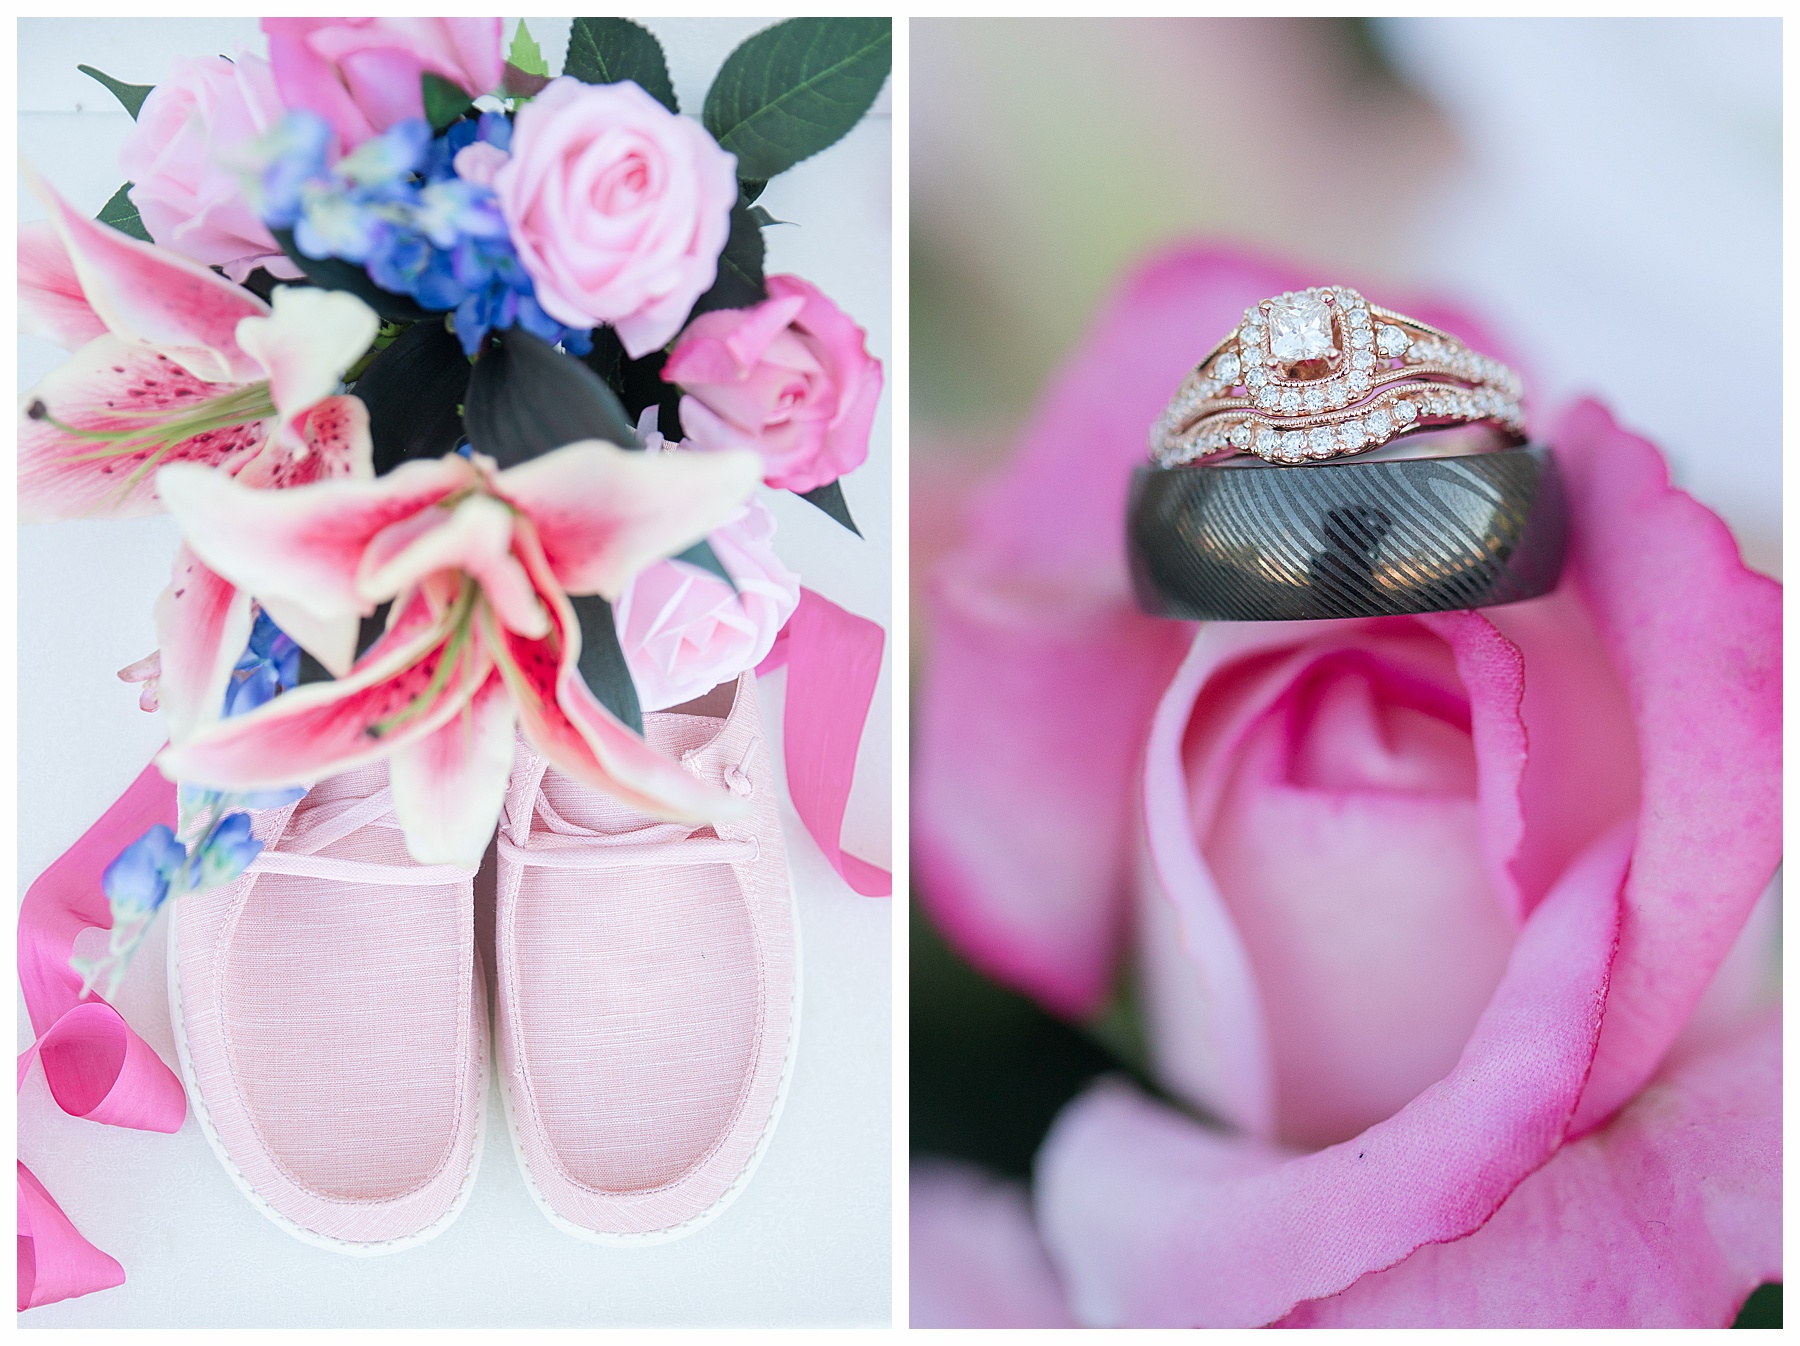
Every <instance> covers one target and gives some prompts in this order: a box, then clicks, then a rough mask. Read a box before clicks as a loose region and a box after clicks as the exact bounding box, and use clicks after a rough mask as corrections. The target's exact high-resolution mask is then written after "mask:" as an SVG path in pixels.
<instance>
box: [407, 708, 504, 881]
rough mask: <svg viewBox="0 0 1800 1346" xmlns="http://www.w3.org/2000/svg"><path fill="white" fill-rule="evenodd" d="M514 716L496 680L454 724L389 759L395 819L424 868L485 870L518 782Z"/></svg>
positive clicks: (431, 734)
mask: <svg viewBox="0 0 1800 1346" xmlns="http://www.w3.org/2000/svg"><path fill="white" fill-rule="evenodd" d="M513 722H514V710H513V702H512V696H511V694H510V693H509V692H508V691H507V690H506V684H505V682H504V681H502V679H501V678H500V676H499V674H497V673H490V674H489V675H488V679H487V681H486V682H485V683H483V684H482V686H481V690H480V691H478V692H476V693H475V695H474V697H473V698H472V699H471V700H470V701H469V703H468V704H467V705H465V706H464V707H463V708H462V711H461V712H460V713H459V714H458V715H457V716H456V717H455V718H454V719H452V720H447V721H446V722H445V723H444V724H443V725H442V726H441V727H440V728H438V729H436V730H434V731H433V732H432V733H430V734H427V735H426V736H425V737H423V738H421V739H418V740H416V741H414V742H412V743H409V744H406V745H405V746H403V747H399V748H396V749H395V750H394V753H393V756H391V757H389V758H388V779H389V781H390V782H391V783H392V786H393V796H394V815H395V817H397V818H398V819H399V820H400V826H401V827H402V828H404V829H405V831H406V849H407V850H408V851H409V852H410V853H411V854H412V858H413V859H414V860H417V861H418V862H419V863H420V864H422V865H462V866H464V867H466V868H470V869H473V868H474V867H475V866H476V865H478V864H480V863H481V855H482V852H483V851H485V850H486V849H487V844H488V840H489V838H491V837H492V836H493V834H494V823H495V820H496V819H498V818H499V816H500V806H501V804H502V803H503V802H504V801H505V799H506V785H507V781H508V780H509V779H510V778H511V776H512V764H513Z"/></svg>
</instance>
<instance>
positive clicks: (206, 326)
mask: <svg viewBox="0 0 1800 1346" xmlns="http://www.w3.org/2000/svg"><path fill="white" fill-rule="evenodd" d="M19 170H20V172H22V173H23V174H24V175H25V181H26V183H27V185H28V186H30V188H31V190H32V193H33V194H34V195H35V196H36V197H37V198H38V199H39V200H40V201H42V202H43V203H44V205H45V206H47V207H48V208H49V210H50V220H51V223H52V225H53V226H54V227H55V229H56V231H57V233H58V235H59V236H60V237H61V239H62V243H63V247H64V248H65V249H67V251H68V256H69V261H70V263H71V265H73V267H74V268H75V274H76V276H77V277H78V278H79V280H80V282H81V290H82V293H83V295H85V296H86V298H87V302H88V303H89V304H90V305H91V306H92V307H93V310H94V312H95V313H96V314H98V315H99V317H100V319H101V321H102V322H104V323H105V324H106V327H107V330H108V331H110V332H111V333H112V334H113V335H114V336H116V337H118V338H120V339H121V340H123V341H126V342H128V343H130V344H133V345H138V346H148V347H150V348H152V349H154V350H157V351H160V352H161V353H163V354H164V355H167V356H168V357H169V358H170V359H172V360H174V361H175V362H176V363H177V364H179V365H181V366H182V368H184V369H186V370H187V371H188V372H189V373H190V374H192V375H193V376H194V377H195V378H198V379H201V380H203V381H205V382H207V383H251V382H254V381H256V380H257V379H260V378H261V377H262V375H263V371H262V366H261V365H259V364H258V363H257V361H256V360H255V358H254V357H252V356H251V355H250V354H249V353H248V352H246V351H245V350H243V349H242V348H241V347H240V346H239V345H238V342H237V326H238V323H240V322H242V321H243V320H244V319H245V318H262V317H267V316H268V314H269V307H268V305H266V304H264V303H263V301H262V300H260V299H258V298H257V297H256V296H255V295H253V294H251V293H250V291H248V290H246V289H244V288H243V287H242V286H240V285H233V284H232V283H231V282H230V281H228V280H226V279H225V278H224V277H223V276H221V275H219V274H218V273H217V272H215V271H213V270H212V269H211V268H209V267H205V266H202V265H200V263H198V262H194V261H189V260H188V259H187V258H185V257H183V256H181V255H180V254H178V253H174V252H171V251H169V249H167V248H158V247H155V246H154V245H152V244H149V243H144V242H140V241H139V240H137V239H135V238H132V237H130V236H129V235H127V234H122V233H120V232H119V231H118V230H117V229H114V228H111V227H110V226H108V225H104V224H101V223H100V222H99V221H98V220H90V219H89V218H88V217H87V216H86V215H84V214H83V213H82V212H81V211H79V210H76V209H75V208H74V207H73V206H71V205H70V204H69V203H68V202H67V201H65V200H63V198H62V197H61V195H59V194H58V193H57V191H56V189H55V188H54V187H51V186H50V185H49V184H48V183H47V182H45V181H44V180H43V179H42V178H40V177H39V176H38V175H37V174H36V173H35V172H33V171H32V169H31V166H30V165H29V164H27V163H25V162H24V161H22V160H21V161H20V164H19Z"/></svg>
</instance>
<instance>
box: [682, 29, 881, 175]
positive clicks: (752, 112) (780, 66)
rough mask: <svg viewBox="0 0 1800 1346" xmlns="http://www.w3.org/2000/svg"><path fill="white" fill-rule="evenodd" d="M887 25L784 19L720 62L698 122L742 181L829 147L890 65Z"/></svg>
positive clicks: (877, 90)
mask: <svg viewBox="0 0 1800 1346" xmlns="http://www.w3.org/2000/svg"><path fill="white" fill-rule="evenodd" d="M892 48H893V24H892V21H891V20H888V19H789V20H788V21H787V22H786V23H778V24H776V25H775V26H774V27H773V28H765V29H764V30H763V31H762V32H760V33H758V34H756V35H755V36H754V37H752V38H750V39H749V40H747V41H746V42H745V43H744V44H743V45H742V46H741V47H739V48H738V49H737V50H736V51H734V52H732V53H731V55H729V56H727V57H726V58H725V64H724V65H723V66H722V67H720V70H719V74H718V77H717V78H716V79H714V80H713V84H712V88H710V89H708V90H707V92H706V111H705V113H704V114H703V116H702V118H701V120H702V121H704V122H705V123H706V129H707V130H709V131H711V132H712V133H713V138H714V139H715V140H717V141H718V142H719V144H720V145H722V146H724V147H725V148H726V149H728V150H730V151H731V152H732V153H733V154H735V155H737V171H738V176H739V177H741V178H750V179H753V180H754V179H758V178H761V179H768V178H772V177H774V176H775V175H776V174H777V173H780V172H783V171H785V170H786V169H789V168H792V167H793V166H794V165H795V164H797V163H799V162H800V161H801V160H802V159H805V158H808V157H810V156H812V155H814V154H817V153H818V152H819V151H820V150H822V149H825V148H826V147H827V146H830V145H834V144H836V143H837V142H838V141H839V140H841V139H842V138H843V137H844V136H845V134H846V133H848V132H849V130H850V128H851V127H852V126H855V125H856V123H857V122H859V121H861V120H862V116H863V114H864V113H865V112H867V111H868V110H869V105H870V104H871V103H873V102H874V101H875V95H876V94H878V93H880V92H881V86H882V83H883V82H884V81H885V80H886V79H887V75H888V67H889V66H890V64H891V63H892V60H893V53H892Z"/></svg>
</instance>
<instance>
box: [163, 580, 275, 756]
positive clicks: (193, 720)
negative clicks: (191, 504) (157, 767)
mask: <svg viewBox="0 0 1800 1346" xmlns="http://www.w3.org/2000/svg"><path fill="white" fill-rule="evenodd" d="M252 620H253V619H252V617H251V612H250V595H249V594H247V593H245V592H244V591H243V590H242V589H239V588H237V587H236V586H235V585H233V584H231V583H229V582H228V581H226V580H224V579H221V578H220V577H219V576H218V575H216V574H214V573H213V572H212V571H211V570H209V569H207V568H206V566H205V565H203V564H201V562H200V558H199V557H197V556H195V555H194V554H193V552H191V551H189V550H188V549H187V547H185V546H184V547H182V548H181V549H180V550H179V551H177V552H176V553H175V573H174V576H173V577H172V578H171V579H170V581H169V587H168V588H167V589H164V590H163V591H162V594H161V596H160V597H158V598H157V600H156V640H157V648H158V649H159V650H160V652H161V655H162V660H161V665H162V669H161V674H160V682H159V683H158V699H159V700H160V702H161V704H162V710H163V712H164V714H165V715H166V716H167V717H168V725H169V738H170V739H171V740H172V741H174V742H176V743H179V742H181V741H182V740H183V739H185V738H187V737H188V736H189V735H191V734H192V733H193V732H194V731H195V730H196V729H198V728H199V727H200V726H201V725H204V724H206V723H208V722H209V721H212V720H216V719H218V718H219V715H220V713H221V711H222V709H223V707H224V703H225V690H226V688H227V686H228V685H229V684H230V682H231V670H232V668H233V667H234V666H235V665H236V663H237V661H238V658H239V656H241V655H242V654H243V652H244V647H245V646H246V645H247V644H249V642H250V628H251V625H252Z"/></svg>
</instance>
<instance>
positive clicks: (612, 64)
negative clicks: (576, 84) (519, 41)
mask: <svg viewBox="0 0 1800 1346" xmlns="http://www.w3.org/2000/svg"><path fill="white" fill-rule="evenodd" d="M563 74H565V75H573V76H574V77H575V78H576V79H578V80H580V81H581V82H582V83H583V84H617V83H618V82H619V81H620V80H627V79H628V80H631V81H632V82H633V83H634V84H636V85H637V86H638V87H639V88H641V89H642V90H643V91H644V92H645V93H647V94H649V95H650V96H651V97H652V98H654V99H655V100H656V101H657V102H659V103H661V104H662V105H663V106H664V107H666V108H668V109H669V111H670V112H679V111H681V108H680V106H679V105H678V104H677V103H676V101H675V86H674V85H673V84H672V83H670V81H669V63H668V61H667V60H666V59H665V58H664V57H663V49H662V44H661V43H660V42H658V41H657V40H656V35H655V34H654V33H652V32H651V31H650V30H649V29H648V28H645V27H643V26H642V25H640V24H635V23H633V22H632V21H631V20H630V19H576V20H575V22H574V23H573V24H571V25H570V27H569V55H568V58H567V59H566V60H565V61H564V62H563Z"/></svg>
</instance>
